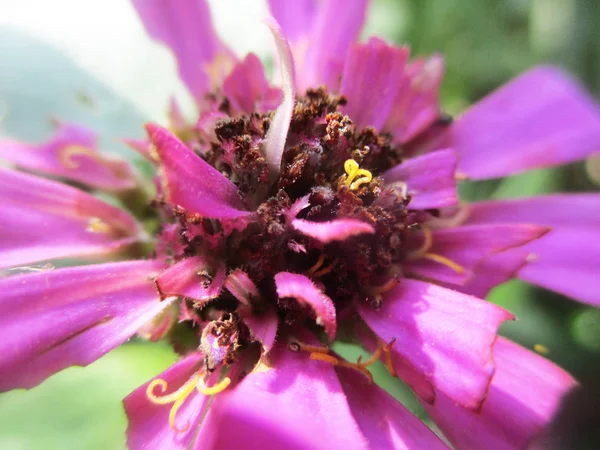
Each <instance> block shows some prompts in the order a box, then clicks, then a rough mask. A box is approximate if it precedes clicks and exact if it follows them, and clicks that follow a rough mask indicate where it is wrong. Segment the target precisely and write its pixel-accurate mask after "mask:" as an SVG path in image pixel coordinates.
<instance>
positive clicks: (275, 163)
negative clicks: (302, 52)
mask: <svg viewBox="0 0 600 450" xmlns="http://www.w3.org/2000/svg"><path fill="white" fill-rule="evenodd" d="M267 25H268V26H269V29H270V30H271V33H272V34H273V38H274V39H275V44H276V46H277V54H278V55H279V65H280V69H281V84H282V89H283V99H282V100H281V104H280V105H279V107H278V108H277V110H276V111H275V115H274V116H273V120H272V121H271V125H270V126H269V131H267V135H266V137H265V159H266V160H267V163H268V164H269V167H270V169H271V171H272V173H273V174H278V173H279V171H280V169H281V157H282V155H283V148H284V146H285V141H286V139H287V134H288V130H289V128H290V121H291V120H292V115H293V113H294V102H295V101H296V100H295V97H296V80H295V75H294V58H293V57H292V51H291V50H290V45H289V44H288V42H287V40H286V39H285V36H284V35H283V32H282V31H281V28H280V27H279V25H278V24H277V22H275V21H274V20H273V19H268V20H267Z"/></svg>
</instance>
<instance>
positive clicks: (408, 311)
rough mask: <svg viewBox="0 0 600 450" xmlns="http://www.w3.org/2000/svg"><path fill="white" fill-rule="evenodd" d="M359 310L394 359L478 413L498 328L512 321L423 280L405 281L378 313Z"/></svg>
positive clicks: (488, 306) (361, 306) (361, 303)
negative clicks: (391, 342)
mask: <svg viewBox="0 0 600 450" xmlns="http://www.w3.org/2000/svg"><path fill="white" fill-rule="evenodd" d="M356 306H357V308H358V311H359V313H360V315H361V317H362V318H363V319H364V320H365V322H366V323H367V325H368V326H369V328H371V330H373V332H374V333H375V334H376V335H377V336H378V337H379V338H380V339H382V340H383V341H384V342H386V343H387V342H390V341H391V340H392V339H393V338H395V339H396V342H395V344H394V346H393V347H392V354H397V355H398V357H399V358H401V359H402V360H406V361H408V362H409V363H410V364H412V366H413V367H414V369H415V370H416V371H417V373H418V374H420V375H421V377H422V378H424V379H425V380H428V381H429V382H430V383H431V384H432V385H433V387H434V388H435V390H436V391H438V392H441V393H444V394H445V395H447V396H448V397H450V398H452V400H453V401H455V402H457V403H459V404H461V405H464V406H465V407H467V408H469V409H473V410H476V409H478V408H479V407H480V406H481V403H482V402H483V401H484V399H485V396H486V394H487V391H488V387H489V383H490V380H491V379H492V376H493V374H494V361H493V358H492V347H493V344H494V341H495V339H496V333H497V331H498V327H499V326H500V325H501V324H502V322H504V321H505V320H509V319H511V318H512V317H513V316H512V315H511V314H510V313H508V312H507V311H505V310H503V309H502V308H499V307H498V306H496V305H493V304H491V303H488V302H486V301H484V300H480V299H477V298H475V297H471V296H468V295H465V294H461V293H459V292H455V291H452V290H450V289H445V288H442V287H439V286H436V285H433V284H430V283H426V282H423V281H416V280H410V279H403V280H402V281H401V282H400V283H399V284H398V285H397V286H396V287H394V288H393V289H392V290H391V291H389V292H387V293H386V294H384V297H383V305H382V307H381V309H380V310H378V311H375V310H373V309H372V308H371V307H370V306H369V305H368V304H366V303H365V302H364V301H357V302H356Z"/></svg>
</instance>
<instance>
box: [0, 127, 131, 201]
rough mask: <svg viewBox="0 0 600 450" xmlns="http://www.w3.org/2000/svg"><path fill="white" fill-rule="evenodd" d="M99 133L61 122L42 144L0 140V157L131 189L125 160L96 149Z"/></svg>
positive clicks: (24, 165)
mask: <svg viewBox="0 0 600 450" xmlns="http://www.w3.org/2000/svg"><path fill="white" fill-rule="evenodd" d="M97 141H98V134H97V133H95V132H94V131H92V130H90V129H88V128H86V127H83V126H81V125H75V124H68V123H67V124H60V125H59V128H58V131H57V132H56V134H55V135H54V136H53V137H52V138H51V139H50V140H49V141H48V142H45V143H43V144H24V143H21V142H16V141H11V140H0V159H3V160H5V161H8V162H10V163H12V164H14V165H16V166H17V167H19V168H21V169H26V170H30V171H33V172H38V173H41V174H44V175H52V176H56V177H61V178H65V179H67V180H70V181H76V182H78V183H81V184H84V185H86V186H89V187H92V188H96V189H102V190H106V191H120V190H126V189H132V188H134V187H135V186H136V184H137V181H136V178H135V175H134V173H133V171H132V169H131V167H130V166H129V164H128V163H127V162H125V161H122V160H118V159H115V158H108V157H107V156H106V155H103V154H102V153H100V152H99V151H98V146H97Z"/></svg>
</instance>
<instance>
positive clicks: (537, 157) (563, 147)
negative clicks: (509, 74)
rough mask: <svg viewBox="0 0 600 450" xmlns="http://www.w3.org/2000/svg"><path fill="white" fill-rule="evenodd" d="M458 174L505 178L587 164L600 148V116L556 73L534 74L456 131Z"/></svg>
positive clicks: (487, 102) (492, 98)
mask: <svg viewBox="0 0 600 450" xmlns="http://www.w3.org/2000/svg"><path fill="white" fill-rule="evenodd" d="M450 138H451V141H450V145H451V146H452V147H453V148H454V149H456V151H457V153H458V159H459V161H458V170H459V172H460V173H462V174H464V175H466V176H467V177H469V178H471V179H475V180H477V179H486V178H494V177H502V176H505V175H510V174H514V173H518V172H523V171H525V170H530V169H535V168H539V167H548V166H554V165H558V164H565V163H568V162H572V161H578V160H582V159H584V158H585V157H586V156H588V155H589V154H591V153H592V152H594V151H597V150H598V148H600V110H599V109H598V106H597V105H596V104H594V102H593V101H592V99H591V97H590V96H589V95H588V94H586V93H585V92H584V91H583V90H582V89H581V88H580V87H579V86H578V85H577V84H576V83H575V82H573V81H572V80H571V79H570V78H568V77H567V76H566V75H564V74H562V73H561V72H559V71H558V70H556V69H553V68H550V67H541V68H536V69H533V70H530V71H529V72H526V73H525V74H523V75H521V76H519V77H518V78H516V79H515V80H513V81H512V82H510V83H509V84H507V85H506V86H503V87H501V88H500V89H498V90H497V91H495V92H493V93H492V94H491V95H489V96H488V97H486V98H484V99H483V100H482V101H480V102H479V103H477V104H475V105H474V106H473V107H471V108H470V109H469V110H468V111H467V112H465V114H464V115H463V116H462V117H460V118H459V119H458V120H457V121H456V122H455V123H454V125H453V126H452V128H451V135H450Z"/></svg>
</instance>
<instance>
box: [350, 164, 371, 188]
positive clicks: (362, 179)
mask: <svg viewBox="0 0 600 450" xmlns="http://www.w3.org/2000/svg"><path fill="white" fill-rule="evenodd" d="M344 170H345V171H346V174H347V176H346V181H345V184H346V186H350V190H352V191H354V190H356V189H358V188H359V187H360V186H361V185H362V184H365V183H370V182H371V180H372V179H373V174H372V173H371V172H369V171H368V170H365V169H360V168H359V167H358V163H357V162H356V161H354V160H353V159H347V160H346V162H345V163H344ZM356 177H359V178H358V179H356ZM355 179H356V181H354V180H355Z"/></svg>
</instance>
